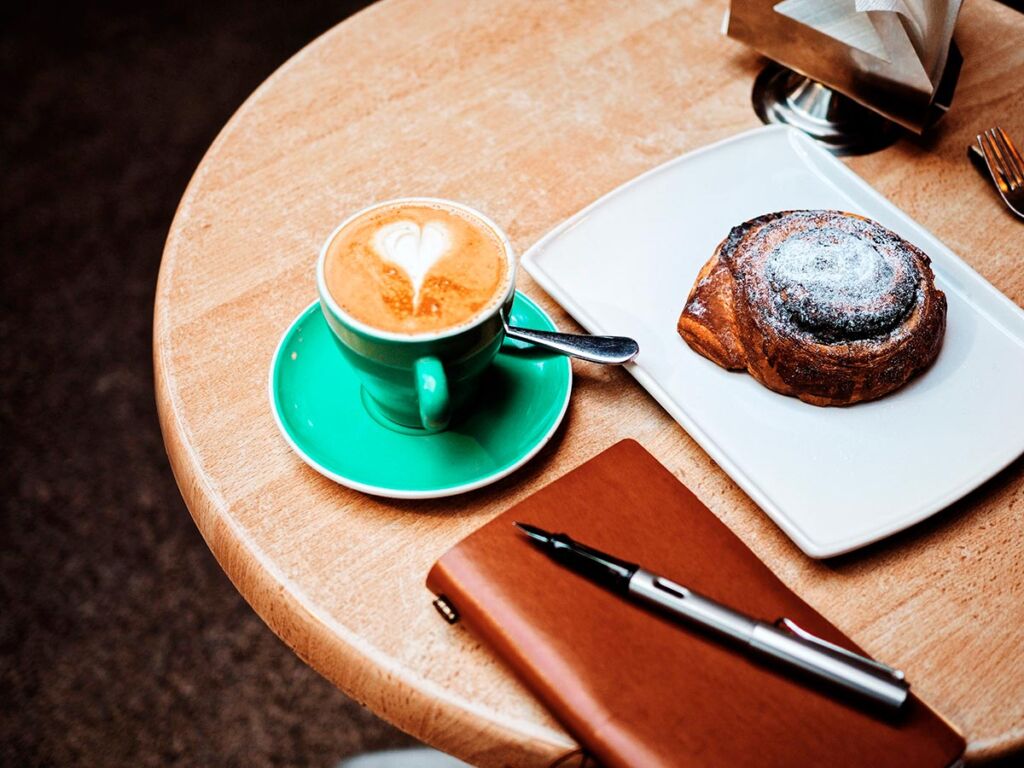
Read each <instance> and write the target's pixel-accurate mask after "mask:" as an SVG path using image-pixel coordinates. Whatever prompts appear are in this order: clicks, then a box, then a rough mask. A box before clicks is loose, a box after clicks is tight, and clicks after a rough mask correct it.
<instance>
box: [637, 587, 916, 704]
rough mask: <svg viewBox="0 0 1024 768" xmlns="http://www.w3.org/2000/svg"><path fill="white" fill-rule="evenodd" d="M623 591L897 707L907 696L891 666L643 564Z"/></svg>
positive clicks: (771, 655)
mask: <svg viewBox="0 0 1024 768" xmlns="http://www.w3.org/2000/svg"><path fill="white" fill-rule="evenodd" d="M629 593H630V594H631V595H633V596H635V597H636V598H638V599H640V600H643V601H644V602H647V603H652V604H654V605H656V606H657V607H659V608H661V609H662V610H663V611H667V612H668V613H671V614H673V615H674V616H677V617H680V618H683V619H686V620H689V621H691V622H693V623H695V624H698V625H700V626H702V627H705V628H707V629H710V630H712V631H715V632H717V633H719V634H722V635H725V636H727V637H729V638H731V639H733V640H735V641H737V642H738V643H741V644H743V645H745V646H746V647H749V648H751V649H752V650H754V651H757V652H758V653H759V654H762V655H764V656H767V657H769V658H771V659H772V660H774V661H777V662H781V663H783V664H786V665H788V666H791V667H796V668H798V669H801V670H803V671H804V672H806V673H808V674H810V675H813V676H815V677H817V678H820V679H822V680H825V681H827V682H829V683H832V684H834V685H837V686H840V687H841V688H843V689H845V690H847V691H850V692H851V693H854V694H856V695H859V696H862V697H866V698H868V699H870V700H871V701H873V702H876V703H878V704H881V705H883V706H885V707H887V708H889V709H894V710H898V709H900V708H901V707H902V706H903V705H904V704H905V703H906V701H907V698H908V696H909V689H910V686H909V684H908V683H907V682H906V681H905V680H903V678H902V675H901V674H900V673H898V672H896V671H895V670H890V669H888V668H887V667H885V666H884V665H882V664H878V663H877V662H874V661H872V660H870V659H866V658H864V657H861V656H859V655H857V654H855V653H852V652H851V651H847V650H845V649H843V648H839V647H838V646H834V645H832V644H830V643H827V642H825V641H824V640H821V639H819V638H816V637H814V636H813V635H810V634H809V633H807V632H804V631H803V630H800V629H799V627H795V625H792V624H791V623H789V625H790V626H793V630H785V629H780V628H778V627H776V626H773V625H772V624H768V623H766V622H763V621H758V620H756V619H753V618H751V617H749V616H747V615H746V614H743V613H740V612H739V611H735V610H733V609H731V608H729V607H727V606H724V605H722V604H721V603H719V602H716V601H714V600H711V599H710V598H707V597H704V596H703V595H700V594H698V593H696V592H694V591H693V590H690V589H688V588H686V587H684V586H682V585H680V584H676V583H675V582H672V581H669V580H668V579H665V578H663V577H661V576H658V575H657V574H654V573H651V572H650V571H647V570H644V569H643V568H640V569H638V570H637V571H636V573H634V574H633V576H632V578H630V580H629Z"/></svg>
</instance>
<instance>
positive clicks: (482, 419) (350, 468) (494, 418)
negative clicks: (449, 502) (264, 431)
mask: <svg viewBox="0 0 1024 768" xmlns="http://www.w3.org/2000/svg"><path fill="white" fill-rule="evenodd" d="M510 322H511V323H512V324H514V325H521V326H525V327H527V328H537V329H542V330H555V326H554V324H553V323H552V322H551V320H550V319H549V318H548V317H547V315H545V314H544V312H543V311H542V310H541V309H540V308H539V307H538V306H537V305H536V304H534V303H533V302H532V301H530V300H529V299H528V298H526V297H525V296H523V295H522V294H519V293H517V294H516V296H515V301H514V303H513V306H512V315H511V318H510ZM571 382H572V369H571V367H570V364H569V360H568V358H565V357H563V356H561V355H556V354H552V353H548V352H545V351H544V350H541V349H539V348H537V347H533V346H531V345H528V344H523V343H521V342H517V341H513V340H511V339H506V340H505V341H504V342H503V344H502V347H501V351H500V352H499V353H498V355H497V356H496V357H495V358H494V360H493V362H492V363H491V365H490V366H489V367H488V368H487V370H486V371H485V372H484V374H483V380H482V382H481V385H480V387H479V390H478V394H477V396H476V398H475V401H474V402H472V403H470V404H468V405H467V406H466V407H465V408H463V409H462V410H461V411H458V412H456V413H455V415H454V417H453V418H452V421H451V423H450V424H449V426H448V429H447V430H445V431H443V432H438V433H435V434H426V433H423V432H422V431H419V430H407V431H405V432H403V431H399V430H396V429H394V428H392V427H384V426H382V425H381V424H380V423H378V421H377V419H376V418H375V417H374V416H373V415H372V414H371V412H370V411H369V410H368V409H367V408H366V407H365V406H364V404H363V395H362V387H361V385H360V379H359V378H358V375H357V373H356V371H355V370H353V368H352V367H351V365H350V364H349V363H348V361H347V359H346V357H345V356H343V355H342V354H341V353H340V352H339V350H338V346H337V345H336V343H335V338H334V336H333V334H332V333H331V330H330V328H329V327H328V325H327V322H326V321H325V320H324V316H323V313H322V312H321V311H320V307H319V305H318V304H316V303H314V304H312V305H310V306H309V307H307V308H306V310H305V311H304V312H303V313H302V314H301V315H299V317H298V318H297V319H296V320H295V322H294V323H292V326H291V327H290V328H289V329H288V331H287V332H286V333H285V335H284V338H282V340H281V344H280V346H279V347H278V350H277V353H276V354H275V356H274V362H273V366H272V368H271V372H270V400H271V406H272V408H273V411H274V415H275V417H276V419H277V423H278V426H279V427H280V429H281V433H282V434H283V435H284V437H285V439H286V440H287V441H288V442H289V444H291V446H292V448H294V449H295V451H296V452H297V453H298V454H299V456H300V457H301V458H302V459H303V461H305V462H306V463H307V464H309V465H310V466H311V467H313V468H314V469H315V470H317V471H318V472H320V473H321V474H323V475H326V476H327V477H330V478H331V479H333V480H336V481H337V482H339V483H341V484H342V485H346V486H349V487H350V488H355V489H356V490H360V491H364V492H367V493H373V494H376V495H380V496H390V497H393V498H429V497H435V496H449V495H452V494H456V493H462V492H464V491H468V490H472V489H473V488H479V487H481V486H483V485H487V484H488V483H491V482H494V481H495V480H498V479H499V478H501V477H504V476H505V475H507V474H509V473H510V472H512V471H513V470H515V469H516V468H517V467H519V466H521V465H522V464H524V463H525V462H527V461H528V460H529V459H530V458H531V457H532V456H533V455H534V454H535V453H536V452H537V451H539V450H540V448H541V447H542V446H543V445H544V444H545V443H546V442H547V441H548V440H549V439H550V438H551V436H552V435H553V434H554V432H555V429H556V428H557V427H558V424H559V423H560V422H561V420H562V417H563V416H564V414H565V409H566V406H567V405H568V402H569V392H570V389H571Z"/></svg>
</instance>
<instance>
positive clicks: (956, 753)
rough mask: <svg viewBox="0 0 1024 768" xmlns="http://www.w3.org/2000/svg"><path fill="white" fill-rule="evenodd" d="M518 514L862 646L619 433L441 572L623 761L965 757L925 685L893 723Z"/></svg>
mask: <svg viewBox="0 0 1024 768" xmlns="http://www.w3.org/2000/svg"><path fill="white" fill-rule="evenodd" d="M514 520H519V521H522V522H526V523H532V524H534V525H538V526H540V527H542V528H545V529H547V530H550V531H555V532H564V533H567V534H569V535H570V536H572V537H573V538H576V539H577V540H579V541H581V542H583V543H584V544H588V545H591V546H594V547H597V548H598V549H602V550H605V551H607V552H609V553H611V554H614V555H616V556H618V557H621V558H623V559H626V560H630V561H633V562H638V563H640V564H641V565H643V566H644V567H646V568H648V569H649V570H652V571H654V572H656V573H660V574H662V575H664V576H666V577H668V578H670V579H672V580H674V581H677V582H679V583H680V584H683V585H685V586H687V587H690V588H692V589H695V590H697V591H698V592H702V593H704V594H705V595H707V596H709V597H712V598H714V599H716V600H719V601H721V602H723V603H725V604H726V605H729V606H731V607H733V608H737V609H739V610H741V611H744V612H746V613H749V614H751V615H753V616H757V617H759V618H762V619H767V620H774V619H775V618H776V617H779V616H786V617H788V618H790V619H793V620H794V621H796V622H797V624H799V625H800V626H802V627H803V628H805V629H807V630H809V631H811V632H813V633H814V634H817V635H818V636H820V637H823V638H825V639H826V640H830V641H832V642H834V643H838V644H839V645H842V646H844V647H846V648H849V649H851V650H854V651H857V652H861V651H860V649H859V648H858V647H857V646H856V645H855V644H854V643H852V642H850V640H849V639H848V638H847V637H845V636H844V635H843V634H842V633H841V632H839V631H838V630H837V629H836V628H835V627H833V626H832V625H831V624H830V623H829V622H828V621H826V620H825V619H824V618H823V617H822V616H821V615H819V614H818V613H817V612H816V611H815V610H814V609H813V608H811V607H810V606H809V605H807V604H806V603H805V602H803V601H802V600H801V599H800V598H799V597H797V596H796V595H795V594H793V592H791V591H790V590H789V589H788V588H787V587H786V586H785V585H784V584H783V583H782V582H781V581H779V579H777V578H776V577H775V576H774V575H773V574H772V572H771V571H769V570H768V568H767V567H766V566H765V565H764V564H763V563H762V562H761V561H760V560H758V558H757V557H756V556H755V555H754V554H753V553H752V552H751V551H750V550H749V549H747V547H746V546H745V545H744V544H743V543H742V542H741V541H740V540H739V539H738V538H737V537H736V536H734V535H733V534H732V533H731V532H730V531H729V529H728V528H726V527H725V525H723V524H722V523H721V522H720V521H719V520H718V518H716V517H715V516H714V515H713V514H712V513H711V512H710V511H709V510H708V508H707V507H705V506H704V505H703V504H702V503H701V502H700V501H699V500H698V499H697V498H696V497H695V496H694V495H693V494H692V493H691V492H690V491H689V490H688V489H687V488H686V487H685V486H683V485H682V484H681V483H679V481H678V480H676V478H675V477H674V476H673V475H672V474H671V473H670V472H669V471H668V470H666V469H665V468H664V467H662V466H661V464H660V463H658V461H657V460H655V459H654V458H653V457H652V456H651V455H650V454H649V453H647V451H645V450H644V449H643V448H642V447H641V446H640V445H639V444H638V443H636V442H634V441H632V440H626V441H623V442H620V443H618V444H617V445H615V446H613V447H611V448H609V449H608V450H606V451H605V452H604V453H602V454H600V455H599V456H597V457H596V458H594V459H592V460H590V461H589V462H587V463H586V464H584V465H583V466H581V467H579V468H577V469H576V470H574V471H572V472H570V473H568V474H567V475H565V476H564V477H562V478H560V479H559V480H556V481H555V482H553V483H552V484H550V485H548V486H547V487H545V488H543V489H542V490H540V491H538V492H537V493H535V494H534V495H533V496H531V497H529V498H528V499H526V500H525V501H523V502H521V503H520V504H518V505H516V506H515V507H513V508H512V509H510V510H509V511H507V512H505V513H504V514H502V515H499V516H498V517H497V518H495V519H494V520H492V521H491V522H490V523H488V524H486V525H484V526H483V527H482V528H480V529H479V530H477V531H476V532H474V533H473V534H471V535H470V536H468V537H467V538H466V539H464V540H463V541H462V542H460V543H459V544H457V545H456V546H455V547H453V548H452V549H451V550H449V551H448V552H447V553H446V554H445V555H444V556H443V557H442V558H441V559H440V560H439V561H438V562H437V563H436V564H435V565H434V567H433V569H432V570H431V571H430V574H429V576H428V577H427V586H428V588H429V589H430V590H431V591H432V592H434V593H435V594H438V595H443V596H445V598H446V599H447V601H448V602H449V603H450V604H451V605H452V606H453V607H454V608H455V609H456V611H457V612H458V613H459V615H460V618H461V621H462V623H464V624H465V625H466V626H467V627H468V628H469V629H470V630H472V631H473V632H475V633H476V634H478V635H479V636H480V637H481V638H483V640H484V641H485V642H487V643H488V644H489V645H490V646H491V648H492V649H493V650H494V651H495V652H496V653H498V654H499V655H500V656H501V657H502V658H503V659H504V660H505V661H506V663H507V664H509V665H510V666H511V667H512V668H513V669H514V670H515V671H516V673H517V674H518V675H519V676H520V678H521V679H522V680H523V681H524V682H525V683H526V685H527V686H528V687H529V688H530V689H531V690H532V691H533V692H534V693H535V694H536V695H537V696H538V697H539V698H540V699H541V700H542V701H543V702H544V703H545V704H546V705H547V707H548V708H549V709H550V710H551V712H552V713H553V714H554V715H555V717H556V718H558V720H559V721H560V722H561V723H562V725H563V726H564V727H565V728H566V730H567V731H569V733H571V734H572V735H573V737H574V738H575V739H576V740H577V741H579V742H580V743H581V744H582V745H583V746H584V747H585V748H586V750H587V751H588V752H589V753H590V754H591V755H593V756H594V757H596V758H597V759H598V760H599V761H600V762H601V763H602V764H604V765H606V766H609V768H616V767H618V766H644V768H656V767H657V766H758V768H763V767H764V766H794V765H808V766H812V765H829V766H854V765H856V766H873V767H875V768H885V767H887V766H891V767H892V768H914V767H916V766H921V767H922V768H924V767H927V768H941V767H942V766H948V765H950V764H952V763H953V762H954V761H956V759H957V758H959V757H960V756H961V755H962V753H963V751H964V748H965V743H964V740H963V738H962V737H961V736H960V735H959V734H958V733H957V732H956V731H955V730H954V729H953V728H952V727H951V726H950V725H949V724H947V723H946V722H945V721H944V720H943V719H942V718H941V717H940V716H939V715H938V714H936V713H935V712H934V711H933V710H931V709H929V708H928V707H927V706H926V705H925V704H923V703H922V702H921V701H920V700H918V699H917V698H916V697H912V698H911V701H910V702H909V703H908V705H907V708H906V711H905V713H904V714H903V715H902V716H900V717H898V718H897V719H896V720H893V719H886V718H884V717H881V716H879V715H878V714H877V710H876V711H875V713H872V711H871V710H870V709H864V708H862V707H859V706H857V705H856V704H854V703H852V702H850V701H849V700H846V701H843V700H840V699H838V698H835V697H834V696H831V695H828V694H827V693H825V692H824V689H822V688H814V687H809V686H808V685H807V684H806V683H801V682H798V681H796V680H794V679H793V678H791V677H789V676H787V675H786V674H785V673H782V672H780V671H779V669H778V668H777V667H772V666H769V665H768V664H766V663H762V662H758V661H757V660H755V659H754V658H753V657H751V656H749V655H747V654H744V653H742V652H741V651H739V650H737V649H736V648H734V647H730V646H728V645H725V644H723V643H722V642H720V641H717V640H715V639H713V638H712V637H710V636H708V635H704V634H701V633H700V632H699V631H694V630H692V629H688V628H683V627H681V626H680V625H679V624H675V623H673V622H672V621H670V620H668V619H666V618H663V617H661V616H658V615H656V614H654V613H650V612H648V611H647V610H645V609H644V608H642V607H640V606H638V605H636V604H633V603H630V602H627V601H626V600H624V599H622V598H621V597H618V596H616V595H615V594H613V593H611V592H609V591H606V590H604V589H602V588H601V587H599V586H597V585H595V584H593V583H591V582H589V581H587V580H586V579H584V578H583V577H581V576H579V575H577V574H575V573H574V572H572V571H570V570H568V569H566V568H564V567H562V566H560V565H558V564H557V563H555V562H554V561H553V560H551V559H549V558H548V557H547V556H546V555H545V554H544V553H543V552H542V551H540V550H538V549H537V548H535V547H534V546H532V545H531V544H530V543H529V542H528V541H527V540H526V539H525V538H524V537H523V536H522V535H521V534H520V533H518V531H517V530H516V529H515V528H514V527H513V525H512V522H513V521H514ZM911 683H913V680H911Z"/></svg>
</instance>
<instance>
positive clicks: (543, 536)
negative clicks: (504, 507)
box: [513, 522, 551, 544]
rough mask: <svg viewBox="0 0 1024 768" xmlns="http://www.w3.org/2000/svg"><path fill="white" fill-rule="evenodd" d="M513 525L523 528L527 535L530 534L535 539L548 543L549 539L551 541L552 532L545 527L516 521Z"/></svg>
mask: <svg viewBox="0 0 1024 768" xmlns="http://www.w3.org/2000/svg"><path fill="white" fill-rule="evenodd" d="M513 525H514V526H515V527H516V528H518V529H519V530H521V531H522V532H523V533H525V534H526V535H527V536H529V537H530V538H531V539H534V540H535V541H539V542H541V543H544V544H547V543H548V542H549V541H551V534H550V533H548V532H547V531H545V530H544V529H543V528H538V527H537V526H535V525H529V524H527V523H520V522H515V523H513Z"/></svg>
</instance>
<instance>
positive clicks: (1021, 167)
mask: <svg viewBox="0 0 1024 768" xmlns="http://www.w3.org/2000/svg"><path fill="white" fill-rule="evenodd" d="M995 134H996V140H997V142H998V143H999V145H1000V148H1001V149H1002V150H1003V155H1004V156H1005V157H1006V159H1007V160H1008V161H1009V164H1010V170H1011V171H1012V172H1013V175H1014V179H1015V181H1016V182H1017V184H1024V160H1021V158H1020V153H1019V152H1018V151H1017V147H1015V146H1014V145H1013V141H1012V140H1011V139H1010V137H1009V136H1007V135H1006V131H1004V130H1003V129H1002V128H1000V127H999V126H998V125H997V126H996V127H995Z"/></svg>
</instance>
